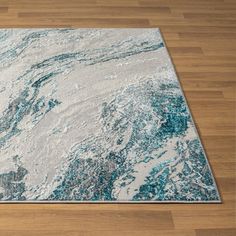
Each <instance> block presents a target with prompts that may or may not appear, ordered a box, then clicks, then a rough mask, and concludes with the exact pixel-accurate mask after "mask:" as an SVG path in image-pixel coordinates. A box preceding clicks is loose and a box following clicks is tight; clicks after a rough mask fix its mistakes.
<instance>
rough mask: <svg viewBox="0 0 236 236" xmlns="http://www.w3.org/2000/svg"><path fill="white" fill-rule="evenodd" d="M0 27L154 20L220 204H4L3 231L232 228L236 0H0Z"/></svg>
mask: <svg viewBox="0 0 236 236" xmlns="http://www.w3.org/2000/svg"><path fill="white" fill-rule="evenodd" d="M0 27H4V28H6V27H159V28H160V29H161V31H162V33H163V35H164V38H165V40H166V43H167V46H168V48H169V51H170V53H171V56H172V58H173V61H174V64H175V66H176V70H177V73H178V75H179V78H180V80H181V84H182V86H183V89H184V92H185V94H186V97H187V100H188V102H189V105H190V109H191V111H192V113H193V116H194V118H195V121H196V124H197V126H198V130H199V132H200V134H201V137H202V141H203V144H204V146H205V149H206V152H207V154H208V157H209V161H210V164H211V166H212V168H213V172H214V174H215V177H216V181H217V183H218V186H219V190H220V193H221V196H222V198H223V204H147V205H144V204H134V205H131V204H90V205H89V204H67V205H66V204H54V205H53V204H42V205H40V204H38V205H36V204H1V205H0V236H5V235H7V236H10V235H14V236H15V235H17V236H18V235H19V236H28V235H30V236H37V235H43V236H47V235H55V236H56V235H58V236H62V235H63V236H75V235H76V236H77V235H81V236H94V235H102V236H107V235H114V236H116V235H122V236H130V235H131V236H133V235H135V236H149V235H155V236H159V235H161V236H166V235H168V236H170V235H179V236H233V235H236V229H235V227H236V215H235V213H236V178H235V173H236V153H235V151H236V150H235V149H236V140H235V139H236V127H235V125H236V103H235V102H236V98H235V94H236V86H235V85H236V0H0Z"/></svg>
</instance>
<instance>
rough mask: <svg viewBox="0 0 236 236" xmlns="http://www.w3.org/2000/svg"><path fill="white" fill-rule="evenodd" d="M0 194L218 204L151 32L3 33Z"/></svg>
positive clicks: (164, 57) (156, 35)
mask: <svg viewBox="0 0 236 236" xmlns="http://www.w3.org/2000/svg"><path fill="white" fill-rule="evenodd" d="M0 200H1V201H2V202H5V201H131V202H136V201H163V202H164V201H168V202H169V201H170V202H171V201H173V202H174V201H178V202H181V201H183V202H186V201H187V202H205V201H206V202H217V201H220V197H219V194H218V190H217V187H216V185H215V182H214V179H213V176H212V173H211V170H210V167H209V164H208V162H207V159H206V156H205V153H204V150H203V148H202V145H201V142H200V140H199V137H198V134H197V133H196V130H195V127H194V123H193V120H192V118H191V115H190V112H189V110H188V107H187V105H186V102H185V98H184V96H183V94H182V91H181V88H180V85H179V83H178V80H177V77H176V74H175V71H174V69H173V66H172V63H171V60H170V58H169V56H168V53H167V50H166V48H165V44H164V42H163V40H162V38H161V35H160V32H159V31H158V30H157V29H2V30H0Z"/></svg>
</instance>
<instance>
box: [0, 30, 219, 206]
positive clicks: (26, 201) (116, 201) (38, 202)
mask: <svg viewBox="0 0 236 236" xmlns="http://www.w3.org/2000/svg"><path fill="white" fill-rule="evenodd" d="M1 29H17V30H21V29H31V30H34V29H38V30H39V29H116V30H122V29H137V30H148V29H150V30H156V31H158V33H159V35H160V38H161V40H162V42H163V44H164V50H165V52H166V54H167V56H168V57H169V59H170V62H171V63H170V64H171V70H172V71H173V72H174V74H175V77H176V79H177V82H178V85H179V88H180V91H181V94H182V96H183V98H184V102H185V104H186V108H187V111H188V112H189V114H190V118H191V120H192V123H193V127H194V130H195V133H196V135H197V138H198V139H199V141H200V145H201V148H202V150H203V154H204V157H205V159H206V162H207V165H208V168H209V170H210V173H211V176H212V180H213V185H214V187H215V189H216V193H217V197H218V200H205V201H203V200H201V201H197V200H193V201H186V200H184V201H181V200H162V201H161V200H146V201H132V200H112V201H109V200H104V201H103V200H96V201H91V200H89V201H88V200H86V201H82V200H73V201H70V200H63V201H60V200H53V201H51V200H19V201H15V200H14V201H11V200H5V201H2V200H0V204H64V203H66V204H76V203H78V204H96V203H103V204H114V203H119V204H155V203H157V204H160V203H167V204H176V203H177V204H181V203H183V204H186V203H190V204H214V203H223V201H222V198H221V195H220V193H219V188H218V186H217V183H216V179H215V177H214V173H213V171H212V168H211V165H210V163H209V160H208V158H207V155H206V151H205V148H204V147H203V144H202V140H201V138H200V135H199V132H198V130H197V127H196V123H195V120H194V119H193V116H192V113H191V110H190V108H189V105H188V102H187V99H186V96H185V94H184V91H183V88H182V85H181V83H180V79H179V76H178V74H177V71H176V68H175V65H174V63H173V60H172V57H171V54H170V53H169V50H168V48H167V44H166V42H165V39H164V37H163V34H162V32H161V29H160V28H129V27H127V28H106V27H105V28H92V27H91V28H87V27H85V28H76V27H68V28H65V27H45V28H35V27H32V28H0V30H1Z"/></svg>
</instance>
